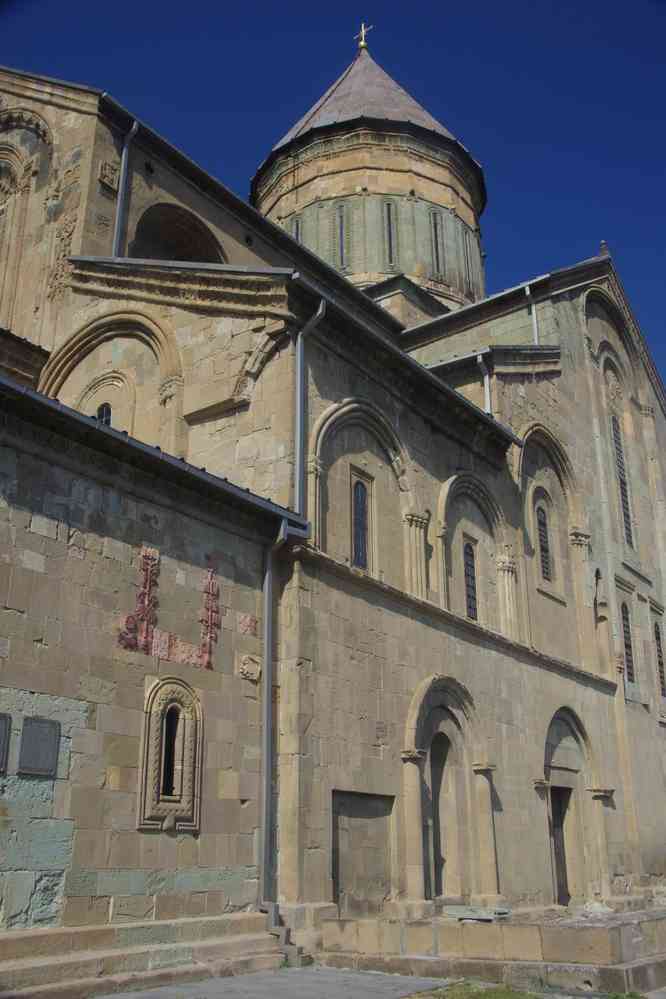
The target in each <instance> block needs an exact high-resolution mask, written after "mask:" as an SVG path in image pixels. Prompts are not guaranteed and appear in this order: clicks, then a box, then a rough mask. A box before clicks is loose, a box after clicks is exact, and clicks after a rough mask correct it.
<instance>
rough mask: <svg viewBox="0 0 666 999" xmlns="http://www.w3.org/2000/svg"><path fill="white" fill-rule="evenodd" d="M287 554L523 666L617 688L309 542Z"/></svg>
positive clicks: (612, 689) (609, 691)
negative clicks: (428, 618) (352, 564)
mask: <svg viewBox="0 0 666 999" xmlns="http://www.w3.org/2000/svg"><path fill="white" fill-rule="evenodd" d="M288 557H290V558H292V559H302V560H304V561H307V562H310V563H312V564H313V565H318V566H319V567H320V568H322V569H324V570H327V571H329V572H332V573H334V574H335V575H337V576H342V577H343V578H344V579H346V580H347V581H353V582H355V583H357V584H358V585H359V586H361V587H367V588H370V589H372V590H374V591H376V592H377V591H379V592H382V593H384V594H385V595H386V596H388V597H390V598H392V599H393V600H395V601H397V602H399V603H402V604H403V605H404V607H405V613H406V614H409V613H410V612H411V611H412V610H413V609H417V610H418V611H419V614H421V615H423V614H429V615H430V616H431V617H432V618H433V619H434V620H435V621H440V622H442V623H446V624H447V625H448V626H449V627H450V629H451V631H454V630H455V631H459V632H460V633H462V634H463V635H464V637H465V638H467V639H468V640H469V641H470V642H472V643H474V642H475V643H477V644H482V645H486V646H491V647H493V648H494V649H496V650H497V651H500V652H505V653H508V654H509V655H511V656H512V657H513V659H514V660H518V661H520V662H523V663H525V664H526V665H529V666H535V667H537V668H538V669H544V670H547V671H548V672H550V673H558V674H559V675H561V676H565V677H567V678H568V679H570V680H573V681H575V682H577V683H582V684H584V685H586V686H589V687H596V688H597V689H598V690H601V691H603V692H605V693H607V694H614V693H615V691H616V689H617V683H616V682H615V680H610V679H608V678H607V677H605V676H599V675H598V674H597V673H590V672H589V671H588V670H585V669H582V668H581V667H580V666H574V665H573V663H569V662H567V661H566V660H564V659H556V658H554V657H553V656H548V655H546V654H545V653H544V652H540V651H539V650H538V649H534V648H531V647H530V646H527V645H523V644H522V642H516V641H514V640H513V639H510V638H506V636H504V635H500V634H499V633H498V632H496V631H490V630H489V629H488V628H484V627H483V626H482V625H480V624H475V623H474V622H473V621H470V620H469V619H467V618H464V617H459V616H458V615H457V614H454V613H453V612H452V611H450V610H447V609H446V608H444V607H438V606H437V605H436V604H433V603H431V602H430V601H428V600H424V599H422V598H421V597H415V596H413V595H412V594H410V593H406V592H405V591H404V590H399V589H398V588H397V587H395V586H391V585H390V584H389V583H385V582H382V581H381V580H379V579H375V578H374V577H373V576H370V575H368V574H367V573H364V572H360V571H359V570H355V569H353V568H351V566H349V565H346V564H345V563H343V562H338V561H337V560H336V559H334V558H332V557H331V556H330V555H327V554H326V553H325V552H322V551H320V550H319V549H317V548H313V547H312V546H311V545H302V544H299V545H295V546H294V547H292V548H291V549H289V550H288Z"/></svg>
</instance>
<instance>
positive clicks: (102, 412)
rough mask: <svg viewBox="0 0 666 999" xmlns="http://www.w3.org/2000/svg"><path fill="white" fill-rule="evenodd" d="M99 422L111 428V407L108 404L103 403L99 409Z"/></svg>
mask: <svg viewBox="0 0 666 999" xmlns="http://www.w3.org/2000/svg"><path fill="white" fill-rule="evenodd" d="M97 422H98V423H101V424H102V426H103V427H110V426H111V406H110V404H109V403H108V402H103V403H102V405H101V406H98V407H97Z"/></svg>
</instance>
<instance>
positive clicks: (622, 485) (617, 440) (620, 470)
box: [611, 414, 634, 548]
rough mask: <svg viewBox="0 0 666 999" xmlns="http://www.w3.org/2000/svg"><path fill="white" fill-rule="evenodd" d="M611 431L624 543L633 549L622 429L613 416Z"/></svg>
mask: <svg viewBox="0 0 666 999" xmlns="http://www.w3.org/2000/svg"><path fill="white" fill-rule="evenodd" d="M611 429H612V434H613V447H614V449H615V468H616V471H617V481H618V486H619V489H620V509H621V511H622V524H623V527H624V537H625V541H626V542H627V544H628V545H631V547H632V548H633V547H634V537H633V532H632V529H631V508H630V506H629V484H628V481H627V467H626V465H625V461H624V445H623V443H622V428H621V427H620V421H619V419H618V418H617V416H616V415H615V414H613V415H612V417H611Z"/></svg>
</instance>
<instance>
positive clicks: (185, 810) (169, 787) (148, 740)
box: [138, 677, 203, 833]
mask: <svg viewBox="0 0 666 999" xmlns="http://www.w3.org/2000/svg"><path fill="white" fill-rule="evenodd" d="M202 753H203V718H202V715H201V705H200V703H199V699H198V697H197V695H196V694H195V692H194V691H193V690H192V688H191V687H190V686H189V685H188V684H186V683H185V682H184V681H183V680H179V679H177V678H176V677H166V678H165V679H164V680H159V681H158V682H157V683H156V684H155V685H154V686H153V687H152V688H151V689H150V691H149V692H148V695H147V697H146V706H145V720H144V726H143V746H142V757H141V774H140V784H139V816H138V828H139V829H144V830H160V829H163V830H172V831H175V832H194V833H197V832H198V831H199V825H200V814H201V779H202V772H203V755H202Z"/></svg>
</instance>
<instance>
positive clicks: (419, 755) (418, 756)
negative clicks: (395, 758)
mask: <svg viewBox="0 0 666 999" xmlns="http://www.w3.org/2000/svg"><path fill="white" fill-rule="evenodd" d="M427 755H428V754H427V753H426V751H425V749H403V751H402V752H401V754H400V759H401V760H402V762H403V763H416V764H418V765H420V764H421V763H423V761H424V760H425V758H426V756H427Z"/></svg>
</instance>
